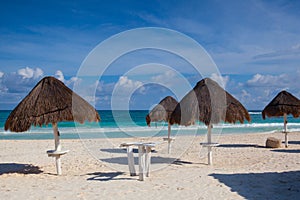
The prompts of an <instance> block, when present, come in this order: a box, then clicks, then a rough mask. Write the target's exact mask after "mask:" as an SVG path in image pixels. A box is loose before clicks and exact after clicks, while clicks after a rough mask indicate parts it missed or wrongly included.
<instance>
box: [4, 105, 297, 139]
mask: <svg viewBox="0 0 300 200" xmlns="http://www.w3.org/2000/svg"><path fill="white" fill-rule="evenodd" d="M10 112H11V111H0V139H1V140H10V139H17V140H26V139H37V140H38V139H53V132H52V127H51V124H50V125H48V126H42V127H33V126H32V127H31V129H30V130H29V131H27V132H22V133H14V132H10V131H4V124H5V121H6V119H7V117H8V116H9V114H10ZM98 112H99V114H100V117H101V122H99V123H95V122H93V123H89V122H86V123H84V124H79V123H74V122H60V123H59V124H58V128H59V131H60V134H61V138H62V139H79V138H105V137H106V138H122V137H156V136H166V135H167V128H168V124H167V123H165V122H157V123H151V127H148V126H147V125H146V121H145V116H146V115H147V114H148V111H145V110H133V111H110V110H103V111H98ZM249 113H250V115H251V119H252V121H251V122H250V123H248V122H246V123H245V124H240V123H236V124H227V123H220V124H218V125H214V127H213V134H244V133H266V132H280V131H282V130H283V118H282V117H279V118H267V119H266V120H263V119H262V115H261V111H249ZM288 130H289V131H290V132H293V131H300V118H293V117H292V116H288ZM206 132H207V128H206V126H205V125H204V124H203V123H198V124H196V125H193V126H189V127H183V126H177V125H174V126H172V135H173V136H176V135H185V134H186V135H195V134H206Z"/></svg>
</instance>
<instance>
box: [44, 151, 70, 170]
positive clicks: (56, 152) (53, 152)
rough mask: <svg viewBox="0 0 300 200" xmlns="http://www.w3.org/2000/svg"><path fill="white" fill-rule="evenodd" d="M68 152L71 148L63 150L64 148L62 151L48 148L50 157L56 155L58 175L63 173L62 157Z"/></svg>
mask: <svg viewBox="0 0 300 200" xmlns="http://www.w3.org/2000/svg"><path fill="white" fill-rule="evenodd" d="M68 152H69V150H63V151H62V150H60V151H57V150H48V151H47V154H48V157H55V160H56V171H57V174H58V175H61V162H60V157H61V156H62V155H65V154H66V153H68Z"/></svg>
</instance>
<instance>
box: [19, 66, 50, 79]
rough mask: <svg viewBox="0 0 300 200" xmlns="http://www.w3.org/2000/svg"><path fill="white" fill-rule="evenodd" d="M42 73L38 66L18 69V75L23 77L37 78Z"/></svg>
mask: <svg viewBox="0 0 300 200" xmlns="http://www.w3.org/2000/svg"><path fill="white" fill-rule="evenodd" d="M43 74H44V72H43V70H41V69H40V68H35V69H32V68H29V67H26V68H22V69H19V70H18V75H20V76H22V78H23V79H31V78H33V79H37V78H40V77H42V76H43Z"/></svg>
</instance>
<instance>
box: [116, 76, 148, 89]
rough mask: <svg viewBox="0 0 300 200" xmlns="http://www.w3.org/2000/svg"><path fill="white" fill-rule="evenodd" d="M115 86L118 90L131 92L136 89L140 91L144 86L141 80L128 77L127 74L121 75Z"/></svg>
mask: <svg viewBox="0 0 300 200" xmlns="http://www.w3.org/2000/svg"><path fill="white" fill-rule="evenodd" d="M115 87H116V88H118V91H123V92H125V93H131V92H134V91H135V90H137V89H139V90H140V91H141V92H142V91H143V88H144V87H143V83H142V82H141V81H134V80H131V79H128V77H127V76H121V77H120V78H119V81H118V82H117V84H116V86H115Z"/></svg>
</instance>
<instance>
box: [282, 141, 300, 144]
mask: <svg viewBox="0 0 300 200" xmlns="http://www.w3.org/2000/svg"><path fill="white" fill-rule="evenodd" d="M282 143H284V142H282ZM289 144H300V141H289Z"/></svg>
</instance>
